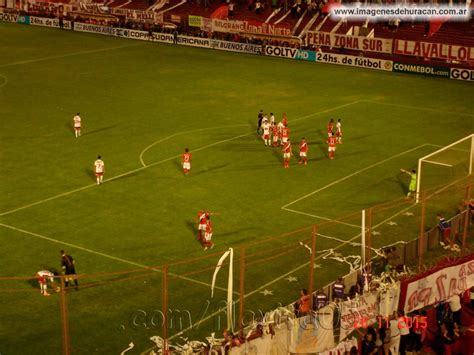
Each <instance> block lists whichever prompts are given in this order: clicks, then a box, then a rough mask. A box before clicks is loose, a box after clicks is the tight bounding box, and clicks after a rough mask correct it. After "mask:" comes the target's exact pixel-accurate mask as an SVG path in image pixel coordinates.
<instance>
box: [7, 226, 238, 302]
mask: <svg viewBox="0 0 474 355" xmlns="http://www.w3.org/2000/svg"><path fill="white" fill-rule="evenodd" d="M0 226H2V227H5V228H8V229H11V230H14V231H17V232H20V233H23V234H27V235H30V236H32V237H35V238H40V239H43V240H47V241H49V242H52V243H56V244H61V245H67V246H68V247H71V248H75V249H79V250H82V251H85V252H87V253H91V254H95V255H99V256H102V257H104V258H107V259H112V260H116V261H120V262H121V263H124V264H129V265H133V266H138V267H140V268H143V269H150V270H153V271H156V272H160V273H161V272H162V271H161V270H160V269H157V268H154V267H149V266H146V265H143V264H139V263H136V262H134V261H130V260H125V259H122V258H118V257H116V256H113V255H109V254H105V253H101V252H100V251H95V250H92V249H88V248H85V247H81V246H79V245H75V244H71V243H68V242H63V241H61V240H57V239H53V238H50V237H46V236H44V235H41V234H38V233H34V232H30V231H27V230H24V229H21V228H17V227H14V226H11V225H8V224H5V223H0ZM169 275H170V276H173V277H176V278H178V279H182V280H186V281H189V282H193V283H196V284H199V285H202V286H206V287H212V285H211V284H208V283H206V282H202V281H199V280H194V279H191V278H189V277H186V276H180V275H177V274H173V273H169ZM215 288H217V289H219V290H222V291H226V292H227V289H226V288H223V287H219V286H215ZM234 293H236V294H238V292H234Z"/></svg>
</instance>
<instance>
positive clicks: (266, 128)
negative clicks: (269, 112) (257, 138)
mask: <svg viewBox="0 0 474 355" xmlns="http://www.w3.org/2000/svg"><path fill="white" fill-rule="evenodd" d="M270 127H271V126H270V123H268V121H267V122H265V123H262V129H263V136H262V138H263V141H264V142H265V145H266V146H267V147H270V146H271V145H272V144H271V140H270Z"/></svg>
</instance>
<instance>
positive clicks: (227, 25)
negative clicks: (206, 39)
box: [211, 18, 291, 36]
mask: <svg viewBox="0 0 474 355" xmlns="http://www.w3.org/2000/svg"><path fill="white" fill-rule="evenodd" d="M211 23H212V31H213V32H224V33H242V32H247V33H257V34H265V35H274V36H291V30H290V29H289V28H288V27H287V26H285V25H272V24H270V23H264V22H259V21H237V20H220V19H215V18H213V19H211Z"/></svg>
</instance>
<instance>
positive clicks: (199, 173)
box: [190, 163, 229, 176]
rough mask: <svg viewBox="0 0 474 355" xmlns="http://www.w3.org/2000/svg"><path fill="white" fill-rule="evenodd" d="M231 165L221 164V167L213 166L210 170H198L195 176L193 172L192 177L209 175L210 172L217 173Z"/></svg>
mask: <svg viewBox="0 0 474 355" xmlns="http://www.w3.org/2000/svg"><path fill="white" fill-rule="evenodd" d="M228 165H229V163H226V164H220V165H215V166H212V167H210V168H208V169H201V170H198V171H196V172H195V173H194V174H193V173H192V172H191V173H190V175H192V176H199V175H203V174H207V173H210V172H213V171H216V170H220V169H223V168H225V167H226V166H228Z"/></svg>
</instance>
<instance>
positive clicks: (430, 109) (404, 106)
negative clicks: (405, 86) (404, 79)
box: [361, 100, 474, 116]
mask: <svg viewBox="0 0 474 355" xmlns="http://www.w3.org/2000/svg"><path fill="white" fill-rule="evenodd" d="M361 101H363V102H369V103H372V104H377V105H385V106H394V107H402V108H409V109H413V110H425V111H434V112H442V113H446V114H450V115H463V116H474V114H472V113H465V112H457V111H445V110H441V109H437V108H430V107H421V106H410V105H400V104H391V103H388V102H379V101H372V100H361Z"/></svg>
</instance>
